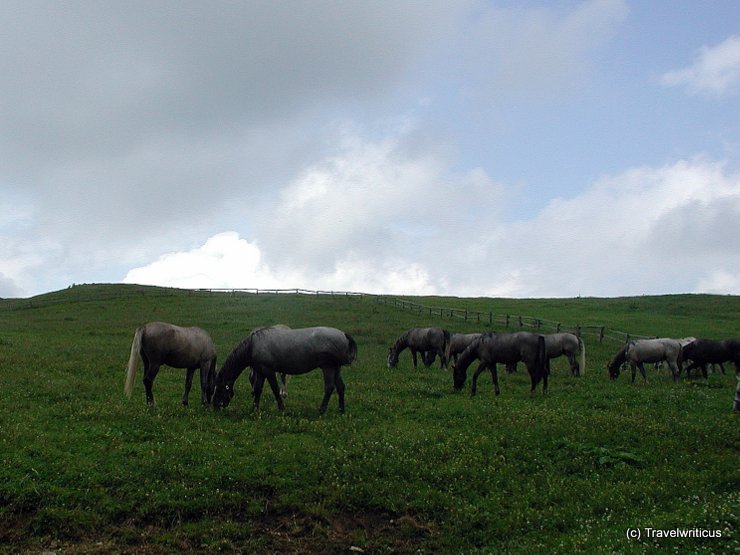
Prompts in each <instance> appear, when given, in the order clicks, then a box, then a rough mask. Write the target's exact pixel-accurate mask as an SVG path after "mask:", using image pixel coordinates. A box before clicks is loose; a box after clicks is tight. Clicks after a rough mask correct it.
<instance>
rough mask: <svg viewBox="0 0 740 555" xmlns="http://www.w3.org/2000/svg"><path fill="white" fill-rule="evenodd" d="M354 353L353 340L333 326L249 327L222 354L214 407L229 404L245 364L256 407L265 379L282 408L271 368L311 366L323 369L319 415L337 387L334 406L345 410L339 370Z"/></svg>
mask: <svg viewBox="0 0 740 555" xmlns="http://www.w3.org/2000/svg"><path fill="white" fill-rule="evenodd" d="M356 358H357V343H355V340H354V339H353V338H352V337H351V336H350V335H349V334H346V333H344V332H343V331H341V330H338V329H336V328H328V327H315V328H303V329H295V330H293V329H284V328H280V327H273V328H262V329H259V330H256V331H254V332H252V333H251V334H250V335H249V336H248V337H247V338H246V339H244V340H243V341H242V342H241V343H239V344H238V345H237V346H236V347H235V348H234V350H232V351H231V353H230V354H229V356H228V357H227V358H226V361H225V362H224V364H223V366H222V367H221V369H220V370H219V372H218V374H217V375H216V378H215V386H214V391H213V406H214V408H216V409H220V408H223V407H226V406H228V404H229V403H230V402H231V399H232V398H233V396H234V382H235V381H236V379H237V378H238V377H239V376H240V375H241V373H242V372H243V371H244V369H245V368H246V367H247V366H251V367H252V369H253V370H254V373H255V374H254V378H255V379H254V385H253V394H254V406H255V408H258V407H259V401H260V395H261V394H262V388H263V386H264V383H265V380H267V382H268V383H269V384H270V387H271V389H272V393H273V395H274V396H275V401H276V402H277V406H278V409H279V410H281V411H282V410H284V408H285V406H284V404H283V399H282V397H281V396H280V391H279V389H278V383H277V378H276V376H275V373H276V372H283V373H285V374H289V375H294V374H305V373H308V372H310V371H311V370H315V369H316V368H321V370H322V371H323V373H324V399H323V401H322V402H321V406H320V408H319V413H320V414H324V412H326V407H327V405H328V404H329V398H330V397H331V394H332V393H333V392H334V389H336V390H337V395H338V396H339V411H340V412H344V382H343V381H342V377H341V375H340V371H341V368H342V366H343V365H349V364H352V362H354V361H355V359H356Z"/></svg>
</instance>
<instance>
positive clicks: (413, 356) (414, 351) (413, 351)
mask: <svg viewBox="0 0 740 555" xmlns="http://www.w3.org/2000/svg"><path fill="white" fill-rule="evenodd" d="M411 357H412V358H413V359H414V370H416V349H411ZM421 358H424V355H423V354H422V357H421Z"/></svg>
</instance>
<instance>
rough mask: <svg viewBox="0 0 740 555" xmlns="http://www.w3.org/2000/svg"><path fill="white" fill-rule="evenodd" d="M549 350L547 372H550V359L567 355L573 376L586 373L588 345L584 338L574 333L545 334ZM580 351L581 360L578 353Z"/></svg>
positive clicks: (546, 345)
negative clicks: (578, 358)
mask: <svg viewBox="0 0 740 555" xmlns="http://www.w3.org/2000/svg"><path fill="white" fill-rule="evenodd" d="M545 349H546V350H547V373H548V374H549V373H550V359H553V358H557V357H559V356H563V355H565V356H566V357H567V358H568V362H569V363H570V373H571V374H572V375H573V376H583V375H584V374H585V373H586V345H585V343H584V342H583V339H581V338H580V337H578V336H577V335H575V334H573V333H551V334H549V335H546V336H545ZM579 352H580V354H581V357H580V358H581V360H580V362H579V361H577V360H576V355H577V354H578V353H579Z"/></svg>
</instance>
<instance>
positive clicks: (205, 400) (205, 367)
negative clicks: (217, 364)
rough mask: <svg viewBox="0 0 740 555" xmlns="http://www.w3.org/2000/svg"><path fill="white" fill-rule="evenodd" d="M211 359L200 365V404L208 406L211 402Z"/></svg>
mask: <svg viewBox="0 0 740 555" xmlns="http://www.w3.org/2000/svg"><path fill="white" fill-rule="evenodd" d="M212 362H213V359H209V360H206V361H203V362H201V363H200V404H201V405H208V404H210V402H211V399H210V397H211V393H212V391H211V377H212V376H211V364H212Z"/></svg>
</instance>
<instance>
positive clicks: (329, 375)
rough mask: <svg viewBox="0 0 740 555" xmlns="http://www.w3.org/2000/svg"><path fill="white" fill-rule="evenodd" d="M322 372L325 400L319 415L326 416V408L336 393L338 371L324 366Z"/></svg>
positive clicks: (322, 402)
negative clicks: (333, 393)
mask: <svg viewBox="0 0 740 555" xmlns="http://www.w3.org/2000/svg"><path fill="white" fill-rule="evenodd" d="M321 371H322V372H323V373H324V398H323V399H322V401H321V406H320V407H319V414H324V413H325V412H326V407H327V406H328V405H329V397H331V394H332V392H333V391H334V374H335V373H336V369H335V368H334V367H332V366H322V367H321Z"/></svg>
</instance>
